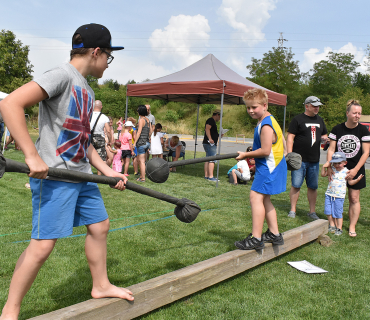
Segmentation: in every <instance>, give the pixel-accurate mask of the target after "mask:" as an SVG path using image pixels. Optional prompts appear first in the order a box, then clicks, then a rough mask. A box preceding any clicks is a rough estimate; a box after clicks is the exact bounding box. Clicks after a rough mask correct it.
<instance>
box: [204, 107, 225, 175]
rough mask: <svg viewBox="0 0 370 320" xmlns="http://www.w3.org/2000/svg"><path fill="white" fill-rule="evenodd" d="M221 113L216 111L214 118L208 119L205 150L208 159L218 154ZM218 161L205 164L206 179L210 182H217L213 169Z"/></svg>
mask: <svg viewBox="0 0 370 320" xmlns="http://www.w3.org/2000/svg"><path fill="white" fill-rule="evenodd" d="M220 118H221V111H220V110H218V109H216V110H215V111H213V114H212V117H211V118H209V119H207V121H206V125H205V130H204V131H205V132H204V139H203V148H204V151H205V152H206V157H211V156H215V155H216V153H217V142H218V131H217V124H216V121H220ZM215 162H216V161H209V162H205V163H204V179H207V180H209V181H217V179H216V178H214V177H213V169H214V168H215Z"/></svg>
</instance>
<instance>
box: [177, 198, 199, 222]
mask: <svg viewBox="0 0 370 320" xmlns="http://www.w3.org/2000/svg"><path fill="white" fill-rule="evenodd" d="M200 211H201V209H200V207H199V206H198V205H197V204H196V203H195V202H194V201H191V200H189V199H186V198H182V199H181V200H180V202H179V204H178V205H177V206H176V208H175V215H176V217H177V219H179V220H180V221H181V222H185V223H191V222H193V221H194V220H195V219H196V218H197V216H198V214H199V212H200Z"/></svg>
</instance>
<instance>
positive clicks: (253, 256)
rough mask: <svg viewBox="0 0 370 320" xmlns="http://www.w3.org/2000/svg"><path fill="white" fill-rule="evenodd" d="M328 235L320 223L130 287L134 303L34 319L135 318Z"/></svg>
mask: <svg viewBox="0 0 370 320" xmlns="http://www.w3.org/2000/svg"><path fill="white" fill-rule="evenodd" d="M327 232H328V221H327V220H322V219H320V220H316V221H313V222H310V223H308V224H305V225H303V226H301V227H298V228H295V229H292V230H289V231H287V232H285V233H284V241H285V244H284V245H282V246H272V245H271V244H266V247H265V249H264V250H263V251H261V252H257V251H255V250H251V251H243V250H234V251H230V252H227V253H224V254H221V255H219V256H217V257H214V258H211V259H208V260H205V261H201V262H199V263H196V264H193V265H191V266H188V267H185V268H182V269H180V270H176V271H173V272H170V273H167V274H165V275H162V276H159V277H156V278H153V279H150V280H147V281H144V282H141V283H138V284H135V285H133V286H131V287H128V289H130V290H131V291H132V292H133V294H134V297H135V301H134V302H128V301H127V300H122V299H117V298H109V299H91V300H88V301H85V302H81V303H78V304H75V305H72V306H69V307H66V308H63V309H60V310H56V311H53V312H50V313H47V314H44V315H41V316H38V317H35V318H32V319H33V320H61V319H73V320H101V319H120V320H124V319H133V318H135V317H138V316H140V315H142V314H145V313H148V312H150V311H152V310H155V309H157V308H159V307H161V306H164V305H166V304H169V303H171V302H173V301H176V300H178V299H181V298H183V297H186V296H188V295H190V294H192V293H194V292H197V291H200V290H202V289H204V288H207V287H210V286H212V285H214V284H216V283H218V282H221V281H223V280H225V279H228V278H231V277H233V276H235V275H237V274H239V273H242V272H244V271H246V270H248V269H251V268H253V267H255V266H257V265H259V264H261V263H264V262H266V261H268V260H271V259H273V258H275V257H277V256H279V255H282V254H284V253H286V252H288V251H291V250H293V249H295V248H298V247H300V246H302V245H304V244H306V243H308V242H311V241H313V240H315V239H317V238H318V237H319V236H320V235H322V234H324V233H327Z"/></svg>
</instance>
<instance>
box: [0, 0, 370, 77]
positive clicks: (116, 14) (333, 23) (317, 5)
mask: <svg viewBox="0 0 370 320" xmlns="http://www.w3.org/2000/svg"><path fill="white" fill-rule="evenodd" d="M369 9H370V2H369V1H366V0H358V1H352V2H349V1H344V0H336V1H334V0H321V1H319V0H258V1H254V0H186V1H178V0H172V1H168V0H166V1H164V0H157V1H147V0H136V1H115V0H106V1H91V0H90V1H85V0H80V1H70V0H66V1H55V0H48V1H45V0H27V1H6V2H5V1H1V4H0V15H1V18H0V29H6V30H11V31H13V32H14V33H15V34H16V36H17V38H18V39H20V40H21V41H22V42H23V44H26V45H29V46H30V60H31V63H32V64H33V65H34V68H33V69H34V76H38V75H40V74H42V73H43V72H45V71H46V70H48V69H50V68H52V67H54V66H56V65H58V64H60V63H63V62H65V61H68V57H69V50H70V43H71V37H72V35H73V33H74V31H75V30H76V29H77V28H78V27H79V26H80V25H83V24H86V23H91V22H94V23H100V24H103V25H105V26H106V27H108V29H109V30H110V31H111V34H112V38H113V40H112V44H113V45H122V46H124V47H125V50H122V51H118V52H115V53H114V56H115V59H114V61H113V62H112V64H111V65H110V67H109V68H108V69H107V70H106V72H105V74H104V77H103V80H104V79H109V78H112V79H115V80H118V82H120V83H126V82H127V81H128V80H132V79H133V80H135V81H136V82H140V81H143V80H145V79H155V78H158V77H161V76H164V75H166V74H169V73H172V72H176V71H179V70H181V69H183V68H185V67H187V66H188V65H190V64H191V63H194V62H195V61H197V60H199V59H201V58H203V57H204V56H206V55H207V54H209V53H212V54H214V55H215V56H216V57H217V58H218V59H219V60H221V61H222V62H223V63H225V64H226V65H227V66H229V67H230V68H231V69H233V70H234V71H236V72H238V73H239V74H240V75H242V76H244V77H245V76H248V70H247V69H246V66H247V65H248V64H250V63H251V58H252V57H254V58H261V57H262V56H263V53H266V52H268V50H270V49H271V48H272V47H273V46H275V47H276V46H277V45H278V42H277V39H278V38H279V36H280V32H283V37H284V38H285V39H287V40H288V41H287V42H285V43H284V46H286V47H291V48H292V51H293V53H294V54H295V59H296V60H298V61H299V66H300V68H301V71H305V72H306V71H309V70H310V69H311V68H312V66H313V63H314V62H317V61H320V60H322V59H325V58H326V55H327V53H328V52H329V51H334V52H343V53H352V54H353V55H355V59H356V60H357V61H358V62H360V63H361V64H362V66H361V67H359V69H358V71H362V72H365V71H366V68H365V67H364V66H363V62H364V59H365V57H366V47H367V44H370V31H369V30H368V29H369V28H368V26H369V22H368V20H369V18H368V14H369V11H370V10H369Z"/></svg>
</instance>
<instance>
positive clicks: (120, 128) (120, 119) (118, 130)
mask: <svg viewBox="0 0 370 320" xmlns="http://www.w3.org/2000/svg"><path fill="white" fill-rule="evenodd" d="M116 125H117V126H118V127H117V132H118V139H119V136H120V134H121V131H122V125H123V121H122V117H121V118H119V120H118V121H117V122H116Z"/></svg>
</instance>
